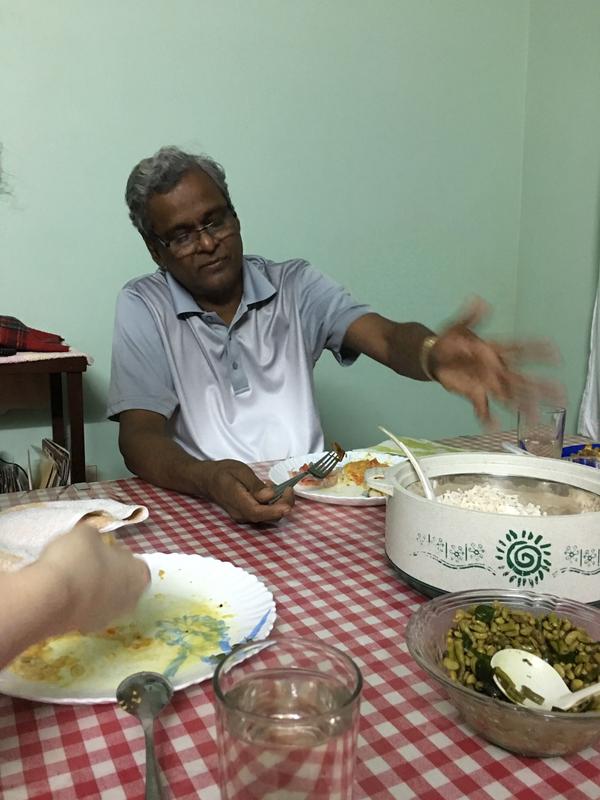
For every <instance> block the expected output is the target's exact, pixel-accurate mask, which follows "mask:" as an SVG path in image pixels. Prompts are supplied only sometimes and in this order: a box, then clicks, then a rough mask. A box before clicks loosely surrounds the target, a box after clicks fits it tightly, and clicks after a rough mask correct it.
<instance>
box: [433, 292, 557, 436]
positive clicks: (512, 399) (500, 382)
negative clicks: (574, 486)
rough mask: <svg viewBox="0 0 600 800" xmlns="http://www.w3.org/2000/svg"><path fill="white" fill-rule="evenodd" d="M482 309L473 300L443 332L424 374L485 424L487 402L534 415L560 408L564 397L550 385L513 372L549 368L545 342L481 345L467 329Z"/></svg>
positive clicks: (551, 355)
mask: <svg viewBox="0 0 600 800" xmlns="http://www.w3.org/2000/svg"><path fill="white" fill-rule="evenodd" d="M486 311H487V305H486V304H485V303H484V302H483V300H481V299H480V298H477V299H475V300H474V301H473V302H472V303H471V304H470V306H469V307H468V308H467V310H466V311H465V312H464V314H463V315H462V316H461V317H459V319H458V320H457V321H456V322H453V323H452V324H451V325H449V326H448V327H447V328H445V329H444V330H443V331H442V333H441V334H440V336H439V338H438V340H437V342H436V343H435V345H434V346H433V348H432V349H431V352H430V356H429V369H430V372H431V373H432V375H433V376H434V377H435V379H436V380H437V381H439V383H440V384H441V385H442V386H443V387H444V389H447V390H448V391H449V392H454V393H456V394H460V395H463V396H464V397H466V398H467V399H468V400H470V401H471V403H472V404H473V408H474V410H475V413H476V414H477V416H478V417H479V419H481V420H482V421H483V422H484V423H486V424H490V423H491V422H492V417H491V414H490V400H494V401H497V402H499V403H502V404H503V405H506V406H509V407H510V408H517V407H519V408H522V409H524V410H525V411H526V413H529V414H532V415H535V409H536V408H537V406H538V405H539V404H540V403H542V402H543V403H547V404H552V405H561V404H563V403H564V392H563V390H562V388H561V387H560V386H559V385H558V384H557V383H555V382H552V381H547V380H543V379H541V378H536V377H533V376H527V375H525V374H523V373H522V372H521V371H519V369H518V367H519V365H520V364H522V363H523V362H525V361H537V362H543V363H555V362H556V361H557V353H556V351H555V349H554V348H553V347H552V346H551V345H550V344H549V343H548V342H541V341H531V342H519V341H517V342H510V343H500V342H494V341H486V340H484V339H481V338H480V337H479V336H477V335H476V334H475V333H474V332H473V330H472V328H473V327H475V326H476V325H477V323H478V322H480V320H481V318H482V317H483V316H484V314H485V313H486Z"/></svg>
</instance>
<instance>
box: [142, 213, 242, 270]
mask: <svg viewBox="0 0 600 800" xmlns="http://www.w3.org/2000/svg"><path fill="white" fill-rule="evenodd" d="M235 219H236V216H235V213H234V212H233V211H232V210H231V209H230V208H223V209H221V210H220V211H217V212H214V214H213V219H211V221H210V222H207V223H206V225H196V226H194V227H192V228H185V229H182V230H179V231H177V233H175V234H174V235H173V236H171V237H170V238H169V239H161V238H160V236H156V234H155V236H156V239H157V240H158V241H159V242H160V243H161V244H162V246H163V247H168V249H169V250H170V251H171V253H173V255H174V256H175V257H176V258H184V257H185V256H189V255H191V254H192V253H193V252H194V250H195V249H196V246H197V244H198V242H199V241H200V239H201V237H202V235H205V236H210V238H211V239H214V240H215V241H216V242H220V241H222V240H223V239H226V238H227V237H228V236H231V235H232V234H233V233H234V232H235V225H234V220H235Z"/></svg>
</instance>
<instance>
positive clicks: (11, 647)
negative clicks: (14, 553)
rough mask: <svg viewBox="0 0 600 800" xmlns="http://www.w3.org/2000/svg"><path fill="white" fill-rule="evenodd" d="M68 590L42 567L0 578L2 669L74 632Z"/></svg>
mask: <svg viewBox="0 0 600 800" xmlns="http://www.w3.org/2000/svg"><path fill="white" fill-rule="evenodd" d="M69 605H70V604H69V595H68V588H67V586H66V584H65V582H64V581H62V580H61V578H60V575H59V574H58V573H55V572H53V571H52V570H51V569H49V568H47V567H46V566H42V565H40V564H37V563H36V564H32V565H31V566H29V567H24V568H23V569H21V570H19V571H18V572H10V573H3V574H0V608H1V609H2V614H1V615H0V668H3V667H5V666H6V665H7V664H8V663H9V662H10V661H12V660H13V658H15V657H16V656H18V655H19V653H22V652H23V650H26V649H27V648H28V647H29V646H30V645H32V644H35V643H36V642H39V641H41V640H42V639H46V638H47V637H48V636H57V635H58V634H60V633H64V632H65V631H67V630H69V629H70V618H71V617H70V611H69Z"/></svg>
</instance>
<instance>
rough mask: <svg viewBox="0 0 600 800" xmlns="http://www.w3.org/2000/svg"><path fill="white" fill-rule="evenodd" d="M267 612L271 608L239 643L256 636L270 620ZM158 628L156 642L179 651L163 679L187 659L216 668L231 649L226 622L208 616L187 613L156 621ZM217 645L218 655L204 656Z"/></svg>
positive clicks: (175, 671)
mask: <svg viewBox="0 0 600 800" xmlns="http://www.w3.org/2000/svg"><path fill="white" fill-rule="evenodd" d="M270 611H271V609H269V610H267V611H266V612H265V613H264V614H263V616H262V617H261V618H260V619H259V621H258V622H257V623H256V625H255V626H254V627H253V628H252V630H251V631H250V632H249V633H248V634H247V636H245V637H243V638H242V639H241V641H240V644H243V643H244V642H250V641H252V639H254V638H255V637H256V636H258V634H259V633H260V631H261V630H262V628H263V626H264V624H265V623H266V621H267V619H268V618H269V614H270ZM157 628H158V629H157V631H156V638H157V639H160V640H161V641H162V642H164V643H165V644H167V645H169V647H176V648H178V652H177V655H176V656H175V658H174V659H173V660H172V661H171V662H170V663H169V664H168V666H167V667H166V669H165V671H164V673H163V674H164V675H165V677H166V678H172V677H173V676H174V675H175V674H176V673H177V671H178V669H179V668H180V667H181V665H182V664H183V663H184V662H185V661H186V660H187V659H188V658H189V657H190V656H196V657H197V658H198V659H199V660H200V661H203V662H204V663H205V664H210V665H211V666H216V665H217V664H218V663H219V661H221V659H222V658H224V656H226V655H227V654H228V653H230V652H231V650H232V649H233V645H232V644H231V642H230V640H229V631H228V628H227V623H226V622H225V620H222V619H215V618H214V617H210V616H208V615H203V614H202V615H201V614H193V615H187V614H186V615H184V616H182V617H176V618H175V619H171V620H159V622H158V626H157ZM217 643H218V647H219V649H220V652H219V653H218V654H217V655H210V656H207V655H204V654H205V653H206V650H207V649H211V650H213V652H214V648H215V645H217Z"/></svg>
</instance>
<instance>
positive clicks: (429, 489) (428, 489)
mask: <svg viewBox="0 0 600 800" xmlns="http://www.w3.org/2000/svg"><path fill="white" fill-rule="evenodd" d="M377 427H378V428H379V430H380V431H383V432H384V433H385V435H386V436H389V437H390V439H391V440H392V441H393V442H395V444H397V445H398V447H399V448H400V450H402V452H403V453H404V455H405V456H406V457H407V458H408V460H409V461H410V463H411V464H412V465H413V468H414V470H415V472H416V473H417V477H418V479H419V480H420V481H421V486H422V487H423V491H424V492H425V497H426V498H427V499H428V500H436V501H437V497H436V496H435V492H434V491H433V486H432V485H431V483H430V482H429V478H428V477H427V476H426V475H425V473H424V472H423V470H422V469H421V465H420V464H419V462H418V461H417V457H416V456H415V455H414V453H413V452H412V451H411V450H409V449H408V447H407V446H406V445H405V444H404V442H403V441H402V440H401V439H398V437H397V436H394V434H393V433H391V432H390V431H388V430H387V429H386V428H384V427H383V425H378V426H377Z"/></svg>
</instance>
